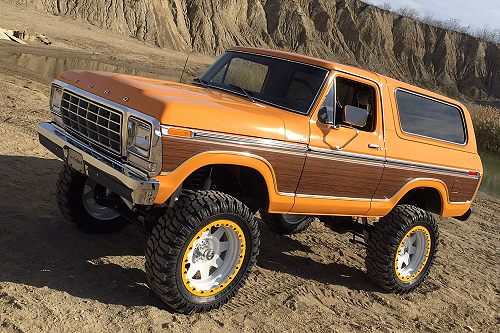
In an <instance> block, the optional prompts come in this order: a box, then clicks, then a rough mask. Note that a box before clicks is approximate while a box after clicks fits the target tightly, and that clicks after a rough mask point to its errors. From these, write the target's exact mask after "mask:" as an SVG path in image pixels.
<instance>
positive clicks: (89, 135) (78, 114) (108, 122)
mask: <svg viewBox="0 0 500 333" xmlns="http://www.w3.org/2000/svg"><path fill="white" fill-rule="evenodd" d="M61 113H62V118H63V123H64V125H65V126H66V129H67V130H70V131H71V132H76V133H78V134H80V135H81V136H83V137H84V138H86V139H88V140H89V141H92V142H95V143H98V144H99V145H100V146H102V147H104V148H106V149H108V150H111V151H112V152H114V153H117V154H121V147H122V145H121V124H122V117H123V114H122V113H121V112H120V111H118V110H115V109H112V108H109V107H107V106H104V105H102V104H99V103H97V102H95V101H92V100H90V99H88V98H86V97H83V96H81V95H78V94H76V93H74V92H72V91H68V90H64V91H63V95H62V99H61Z"/></svg>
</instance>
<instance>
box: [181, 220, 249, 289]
mask: <svg viewBox="0 0 500 333" xmlns="http://www.w3.org/2000/svg"><path fill="white" fill-rule="evenodd" d="M244 251H245V240H244V235H243V231H242V230H241V228H240V227H239V226H238V225H237V224H235V223H234V222H231V221H225V220H224V221H216V222H213V223H211V224H209V225H208V226H206V227H204V228H203V229H202V230H201V231H200V232H198V233H197V234H196V235H195V237H193V239H192V241H191V242H190V244H189V246H188V248H187V250H186V253H185V255H184V257H183V267H182V270H183V272H182V279H183V282H184V285H185V286H186V288H187V289H188V290H189V291H190V292H191V293H192V294H195V295H197V296H210V295H213V294H216V293H217V292H219V291H221V290H222V289H224V288H225V287H226V286H227V284H229V283H230V282H231V281H232V279H234V277H235V276H236V274H237V273H238V271H239V269H240V268H241V264H242V262H243V257H244V253H245V252H244Z"/></svg>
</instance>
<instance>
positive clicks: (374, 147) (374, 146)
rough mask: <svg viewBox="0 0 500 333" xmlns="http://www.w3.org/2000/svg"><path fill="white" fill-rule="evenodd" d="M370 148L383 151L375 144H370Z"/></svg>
mask: <svg viewBox="0 0 500 333" xmlns="http://www.w3.org/2000/svg"><path fill="white" fill-rule="evenodd" d="M368 148H373V149H380V150H382V149H381V148H380V146H379V145H376V144H373V143H370V144H369V145H368Z"/></svg>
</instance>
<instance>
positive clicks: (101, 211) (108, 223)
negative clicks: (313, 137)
mask: <svg viewBox="0 0 500 333" xmlns="http://www.w3.org/2000/svg"><path fill="white" fill-rule="evenodd" d="M95 186H101V185H98V184H97V183H95V182H94V181H91V180H90V179H89V178H88V177H87V176H85V175H83V174H81V173H79V172H78V171H76V170H74V169H72V168H71V167H70V166H68V165H66V164H65V165H64V166H63V168H62V170H61V172H60V173H59V179H58V181H57V184H56V197H57V205H58V206H59V210H60V211H61V213H62V215H63V216H64V217H65V219H66V220H67V221H68V222H70V223H72V224H73V225H76V226H77V227H78V228H80V229H81V230H83V231H85V232H87V233H94V234H102V233H114V232H117V231H120V230H122V229H123V228H125V227H126V226H127V221H126V220H125V219H124V218H123V217H121V216H120V215H119V214H117V213H115V212H114V211H113V210H111V208H107V207H102V206H99V205H97V204H96V203H95V202H93V204H92V207H93V208H94V211H93V213H92V214H91V213H89V212H92V208H86V206H85V204H84V200H87V201H90V202H92V200H93V199H92V198H91V197H90V198H87V199H85V198H84V196H85V194H86V193H89V192H88V191H94V189H95ZM92 187H94V188H92ZM85 191H87V192H85ZM92 193H93V192H92ZM92 193H91V195H90V196H92ZM87 207H90V206H89V205H88V204H87Z"/></svg>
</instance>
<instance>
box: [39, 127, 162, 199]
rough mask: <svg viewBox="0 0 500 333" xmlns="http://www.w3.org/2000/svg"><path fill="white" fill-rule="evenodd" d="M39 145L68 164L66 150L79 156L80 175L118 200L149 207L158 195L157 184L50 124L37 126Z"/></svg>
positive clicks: (155, 181)
mask: <svg viewBox="0 0 500 333" xmlns="http://www.w3.org/2000/svg"><path fill="white" fill-rule="evenodd" d="M38 137H39V140H40V143H41V144H42V145H43V146H44V147H45V148H47V149H48V150H50V151H51V152H52V153H54V154H55V155H56V156H57V157H59V158H60V159H62V160H63V161H65V162H66V163H68V155H69V154H68V153H69V150H70V149H71V150H73V151H75V152H77V153H79V154H81V155H82V160H83V167H82V170H83V172H82V171H80V172H82V173H83V174H85V175H87V176H88V177H89V178H92V179H93V180H95V181H96V182H98V183H99V184H101V185H103V186H105V187H106V188H108V189H110V190H111V191H113V192H115V193H116V194H118V195H119V196H122V197H124V198H125V199H127V200H130V201H132V202H133V203H135V204H138V205H152V204H153V203H154V200H155V198H156V195H157V194H158V190H159V182H158V181H157V180H154V179H149V178H148V177H147V176H146V175H145V174H142V173H141V172H140V171H138V170H135V169H133V168H131V167H129V166H126V165H123V164H122V163H121V162H119V161H116V160H114V159H110V158H109V157H106V156H105V155H103V154H101V153H99V152H97V151H95V150H94V149H93V148H92V147H90V146H89V145H86V144H84V143H83V142H81V141H79V140H78V139H76V138H75V137H73V136H71V135H70V134H67V133H65V132H64V131H62V130H61V129H60V128H59V127H58V126H57V125H54V124H52V123H41V124H39V125H38Z"/></svg>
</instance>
